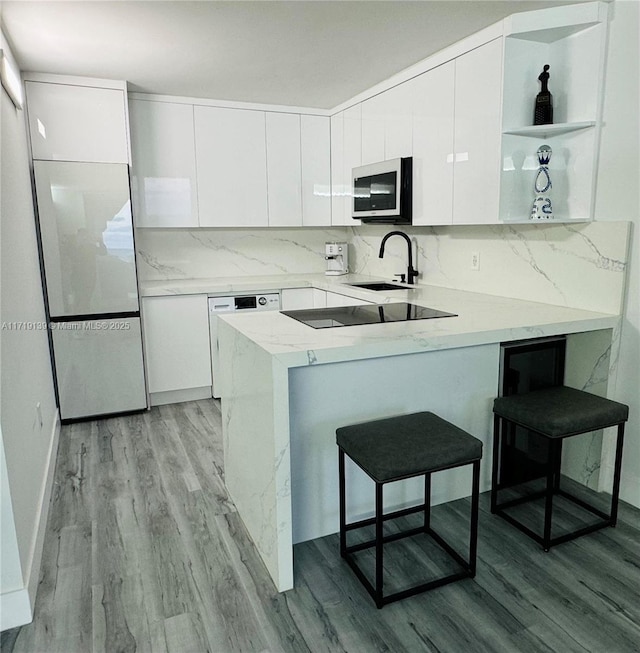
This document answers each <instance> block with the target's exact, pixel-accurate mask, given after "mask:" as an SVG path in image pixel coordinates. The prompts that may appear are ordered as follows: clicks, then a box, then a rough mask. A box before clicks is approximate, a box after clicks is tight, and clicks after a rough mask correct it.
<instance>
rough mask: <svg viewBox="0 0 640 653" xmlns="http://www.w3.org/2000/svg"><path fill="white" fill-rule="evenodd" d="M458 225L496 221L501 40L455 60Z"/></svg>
mask: <svg viewBox="0 0 640 653" xmlns="http://www.w3.org/2000/svg"><path fill="white" fill-rule="evenodd" d="M455 75H456V86H455V112H454V115H455V143H454V145H455V149H454V153H455V154H454V156H455V163H454V193H453V222H454V224H473V223H476V224H489V223H496V222H498V221H499V220H498V204H499V195H500V123H501V113H500V107H501V105H502V99H501V87H502V39H496V40H495V41H491V42H490V43H486V44H485V45H483V46H481V47H479V48H477V49H475V50H472V51H471V52H468V53H466V54H464V55H462V56H461V57H459V58H458V59H456V62H455Z"/></svg>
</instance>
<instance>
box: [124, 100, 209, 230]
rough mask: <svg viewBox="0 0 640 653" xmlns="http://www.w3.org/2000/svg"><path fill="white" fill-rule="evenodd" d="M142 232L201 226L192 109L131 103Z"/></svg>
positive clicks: (133, 183) (134, 172) (135, 181)
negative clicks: (162, 228)
mask: <svg viewBox="0 0 640 653" xmlns="http://www.w3.org/2000/svg"><path fill="white" fill-rule="evenodd" d="M129 121H130V125H131V155H132V163H133V167H132V180H131V186H132V191H133V198H134V202H135V207H136V211H135V216H136V225H137V226H138V227H197V226H198V224H199V222H198V196H197V181H196V177H197V175H196V155H195V152H196V150H195V137H194V126H193V106H192V105H190V104H174V103H171V102H152V101H147V100H138V99H132V100H130V101H129Z"/></svg>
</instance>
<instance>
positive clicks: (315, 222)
mask: <svg viewBox="0 0 640 653" xmlns="http://www.w3.org/2000/svg"><path fill="white" fill-rule="evenodd" d="M330 129H331V128H330V119H329V117H328V116H307V115H301V116H300V158H301V161H302V224H303V226H305V227H310V226H314V227H316V226H321V227H327V226H329V225H330V224H331V136H330Z"/></svg>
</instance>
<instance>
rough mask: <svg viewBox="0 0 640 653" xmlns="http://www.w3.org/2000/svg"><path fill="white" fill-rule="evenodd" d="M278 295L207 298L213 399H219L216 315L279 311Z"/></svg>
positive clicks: (218, 346) (258, 294)
mask: <svg viewBox="0 0 640 653" xmlns="http://www.w3.org/2000/svg"><path fill="white" fill-rule="evenodd" d="M279 310H280V293H277V292H274V293H263V294H260V293H250V294H245V295H231V296H229V295H227V296H224V297H209V334H210V336H211V384H212V392H213V396H214V398H215V399H219V398H220V380H219V379H220V376H219V375H220V372H219V369H220V345H219V344H218V315H223V314H225V313H235V312H237V311H243V312H244V311H246V312H252V311H279Z"/></svg>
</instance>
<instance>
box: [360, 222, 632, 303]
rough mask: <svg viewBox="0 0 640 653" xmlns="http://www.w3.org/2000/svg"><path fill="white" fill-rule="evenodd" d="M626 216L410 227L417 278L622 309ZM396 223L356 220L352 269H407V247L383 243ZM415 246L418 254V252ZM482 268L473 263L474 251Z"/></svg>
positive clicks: (386, 273) (380, 272)
mask: <svg viewBox="0 0 640 653" xmlns="http://www.w3.org/2000/svg"><path fill="white" fill-rule="evenodd" d="M629 228H630V223H628V222H591V223H576V224H548V225H547V224H545V225H540V224H536V225H529V224H522V225H495V226H477V227H474V226H455V227H422V228H421V227H407V228H403V229H402V230H403V231H405V232H406V233H407V234H408V235H409V236H410V237H411V239H412V240H413V241H414V245H413V253H414V259H415V260H416V263H417V265H415V266H414V267H417V269H418V271H419V272H420V277H419V279H418V283H423V284H430V285H435V286H444V287H446V288H456V289H459V290H469V291H473V292H482V293H488V294H492V295H502V296H505V297H517V298H519V299H526V300H530V301H535V302H544V303H547V304H556V305H560V306H568V307H572V308H584V309H587V310H593V311H603V312H606V313H620V312H621V309H622V298H623V293H624V283H625V275H626V266H627V251H628V240H629ZM391 229H393V227H381V226H363V227H353V228H351V231H352V234H353V235H352V238H351V245H352V251H351V255H352V257H353V258H352V261H351V262H352V271H353V272H356V273H359V274H368V275H374V276H383V277H386V278H392V277H393V275H394V274H396V273H400V272H406V269H407V246H406V244H405V242H404V241H403V240H402V239H401V238H391V239H390V240H389V241H388V242H387V246H386V251H385V256H384V258H383V259H380V258H379V257H378V251H379V248H380V242H381V240H382V237H383V236H384V234H386V233H387V232H389V231H390V230H391ZM416 252H417V257H416ZM475 252H477V253H479V254H480V269H479V270H477V271H476V270H472V269H471V257H472V254H473V253H475Z"/></svg>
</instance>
